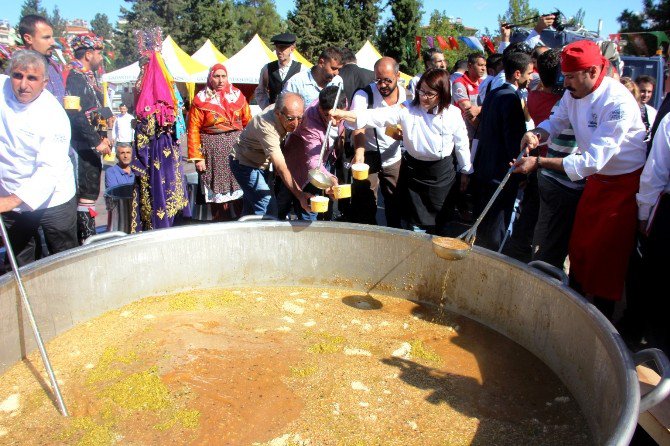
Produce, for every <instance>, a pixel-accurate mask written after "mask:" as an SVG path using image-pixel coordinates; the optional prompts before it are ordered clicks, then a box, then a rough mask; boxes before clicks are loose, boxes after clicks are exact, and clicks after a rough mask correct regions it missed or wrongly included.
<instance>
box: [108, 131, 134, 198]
mask: <svg viewBox="0 0 670 446" xmlns="http://www.w3.org/2000/svg"><path fill="white" fill-rule="evenodd" d="M116 158H117V159H118V160H119V162H118V163H117V164H116V165H114V166H112V167H110V168H109V169H107V170H106V171H105V189H109V188H110V187H115V186H122V185H124V184H133V183H134V182H135V174H133V172H132V171H131V170H130V162H131V161H132V160H133V152H132V150H131V148H130V144H128V143H123V142H120V143H117V144H116Z"/></svg>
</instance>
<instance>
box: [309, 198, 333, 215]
mask: <svg viewBox="0 0 670 446" xmlns="http://www.w3.org/2000/svg"><path fill="white" fill-rule="evenodd" d="M309 205H310V207H311V208H312V212H318V213H321V214H322V213H324V212H328V197H322V196H316V197H312V198H310V199H309Z"/></svg>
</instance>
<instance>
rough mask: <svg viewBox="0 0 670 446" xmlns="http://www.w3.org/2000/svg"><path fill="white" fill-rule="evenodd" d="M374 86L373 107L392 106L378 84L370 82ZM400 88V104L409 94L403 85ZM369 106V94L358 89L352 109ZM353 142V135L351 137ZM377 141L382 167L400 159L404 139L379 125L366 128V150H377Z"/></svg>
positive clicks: (352, 101)
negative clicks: (385, 98)
mask: <svg viewBox="0 0 670 446" xmlns="http://www.w3.org/2000/svg"><path fill="white" fill-rule="evenodd" d="M370 87H371V88H372V108H373V109H375V108H385V107H392V106H391V105H388V104H387V103H386V101H384V98H383V97H382V95H381V94H380V93H379V89H378V88H377V84H375V83H374V82H373V83H371V84H370ZM397 88H398V104H402V103H403V102H405V101H406V100H407V94H406V93H405V89H404V88H401V87H399V86H398V87H397ZM367 108H368V95H367V93H365V91H360V90H359V91H358V92H357V93H356V94H355V95H354V97H353V99H352V100H351V107H350V110H356V111H359V110H366V109H367ZM375 130H376V131H377V138H376V139H375ZM351 139H352V143H353V139H354V137H353V135H352V137H351ZM377 143H379V153H381V158H382V167H388V166H391V165H393V164H395V163H397V162H398V161H400V156H401V154H400V147H401V146H402V141H398V140H397V139H393V138H391V137H390V136H388V135H387V134H386V128H384V127H377V128H375V129H366V130H365V150H366V151H373V152H374V151H376V150H377Z"/></svg>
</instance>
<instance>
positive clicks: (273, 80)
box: [268, 60, 301, 104]
mask: <svg viewBox="0 0 670 446" xmlns="http://www.w3.org/2000/svg"><path fill="white" fill-rule="evenodd" d="M300 68H301V64H300V62H296V61H295V60H292V61H291V66H290V67H289V69H288V73H286V77H285V78H284V80H282V79H281V77H280V76H279V61H278V60H275V61H273V62H270V63H269V64H268V92H269V94H270V104H274V103H275V102H276V101H277V96H279V93H281V90H282V88H284V84H285V83H286V81H288V80H289V79H290V78H291V76H293V75H294V74H297V73H299V72H300Z"/></svg>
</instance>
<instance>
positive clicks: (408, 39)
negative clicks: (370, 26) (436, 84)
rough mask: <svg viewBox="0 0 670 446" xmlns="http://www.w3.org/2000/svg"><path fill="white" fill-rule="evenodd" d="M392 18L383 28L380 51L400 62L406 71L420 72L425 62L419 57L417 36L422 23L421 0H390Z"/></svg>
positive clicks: (402, 68) (401, 67)
mask: <svg viewBox="0 0 670 446" xmlns="http://www.w3.org/2000/svg"><path fill="white" fill-rule="evenodd" d="M388 5H390V6H391V18H390V19H389V20H388V21H387V22H386V24H385V25H384V26H383V27H382V29H381V35H380V38H379V51H381V53H382V54H385V55H387V56H391V57H393V58H394V59H396V60H397V61H398V62H399V63H400V70H401V71H404V72H405V73H408V74H411V73H418V72H419V71H422V70H423V63H422V62H421V59H420V58H419V57H417V54H416V47H415V43H414V42H415V40H414V38H415V36H417V35H419V28H420V23H421V15H422V11H421V6H422V4H421V1H420V0H389V2H388Z"/></svg>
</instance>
